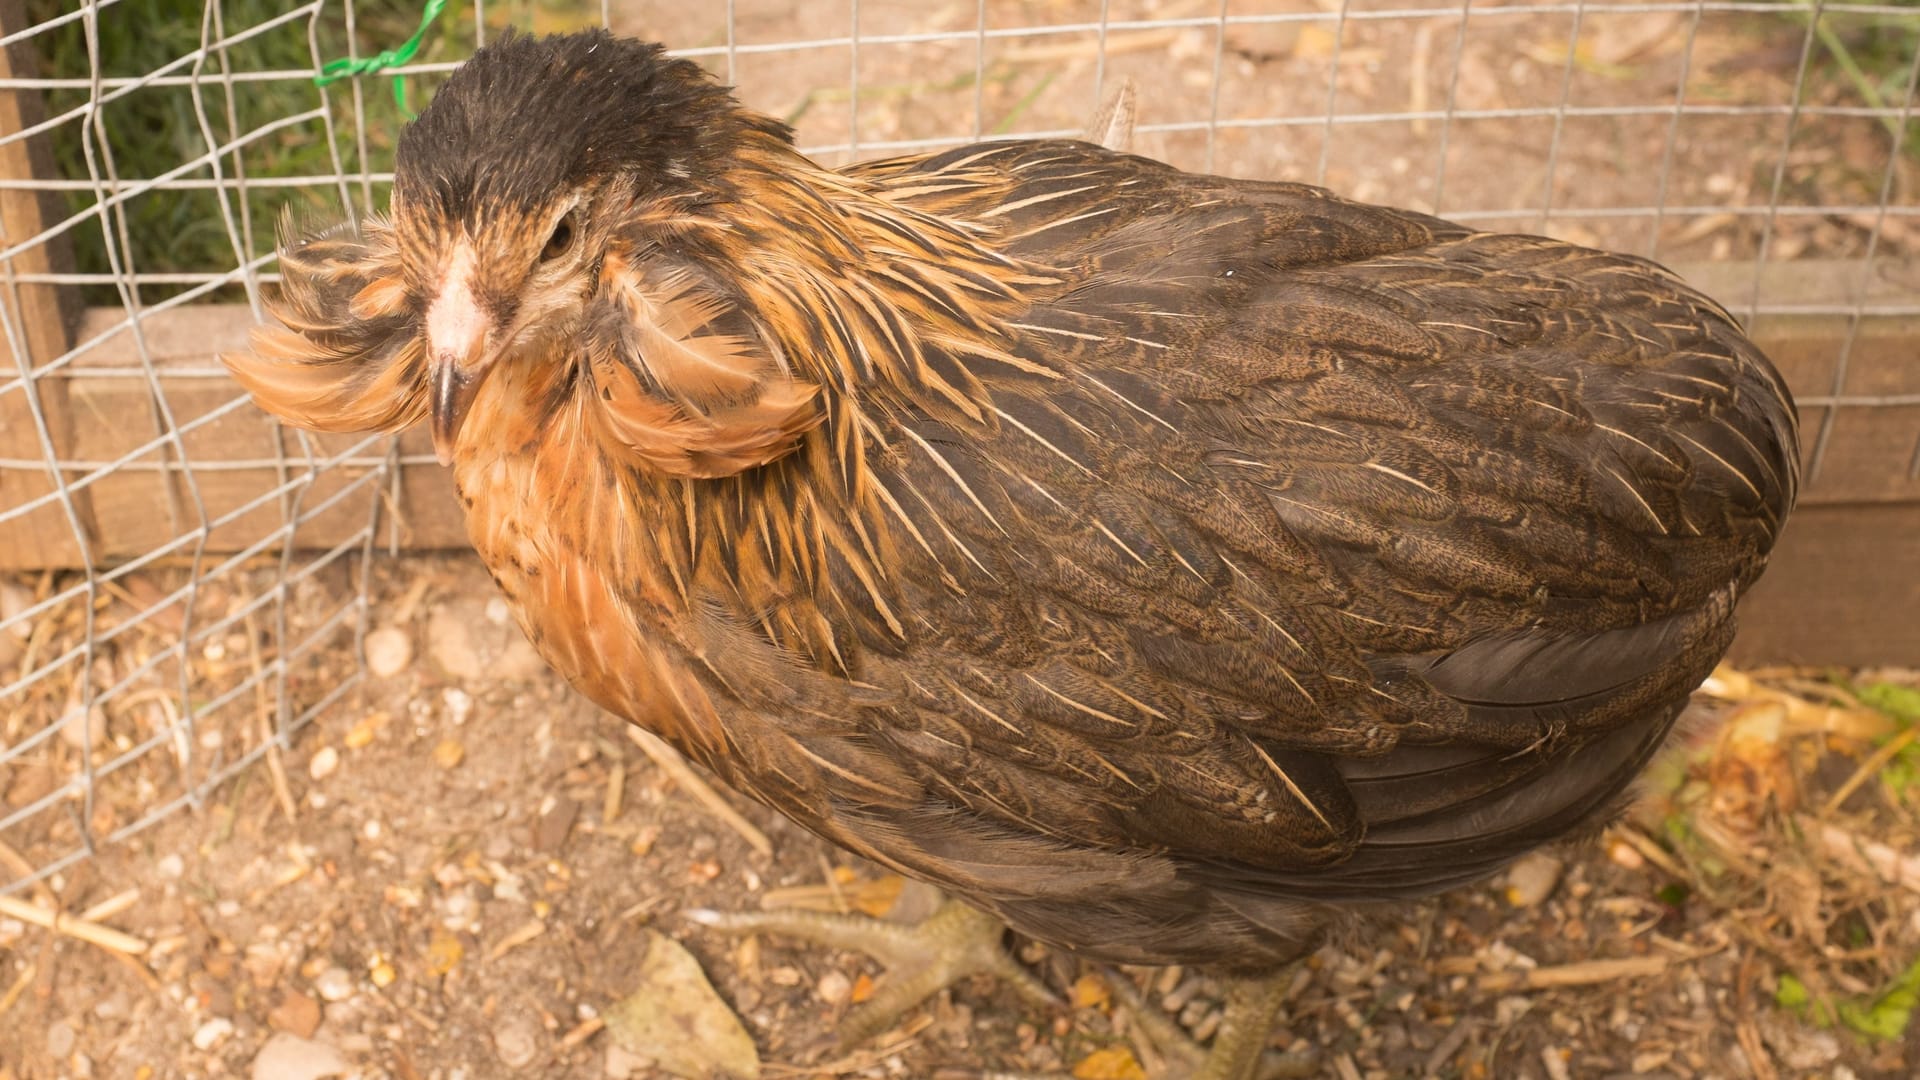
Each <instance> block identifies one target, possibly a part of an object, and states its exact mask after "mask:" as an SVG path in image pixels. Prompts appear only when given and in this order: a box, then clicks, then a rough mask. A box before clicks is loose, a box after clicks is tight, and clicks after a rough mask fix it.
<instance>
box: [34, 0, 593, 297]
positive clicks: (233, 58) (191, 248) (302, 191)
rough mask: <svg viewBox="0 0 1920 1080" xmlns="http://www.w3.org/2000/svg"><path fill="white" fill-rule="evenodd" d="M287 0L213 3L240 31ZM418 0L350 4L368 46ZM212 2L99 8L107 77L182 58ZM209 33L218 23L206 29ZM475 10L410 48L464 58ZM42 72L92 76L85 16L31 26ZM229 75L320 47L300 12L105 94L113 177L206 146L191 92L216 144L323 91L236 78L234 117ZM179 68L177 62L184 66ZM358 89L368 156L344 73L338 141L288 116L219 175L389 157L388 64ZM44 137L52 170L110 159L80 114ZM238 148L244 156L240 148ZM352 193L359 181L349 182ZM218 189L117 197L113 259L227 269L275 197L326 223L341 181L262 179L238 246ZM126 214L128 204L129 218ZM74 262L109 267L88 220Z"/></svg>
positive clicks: (393, 117)
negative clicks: (193, 76) (173, 82)
mask: <svg viewBox="0 0 1920 1080" xmlns="http://www.w3.org/2000/svg"><path fill="white" fill-rule="evenodd" d="M556 6H560V7H564V8H565V9H566V10H567V11H568V12H569V13H570V14H571V13H572V12H573V11H574V10H575V9H579V10H580V11H582V12H584V11H585V10H586V9H587V8H589V7H591V8H592V14H593V15H594V17H595V21H597V16H598V11H599V8H598V5H597V4H587V3H580V2H575V3H568V4H564V5H554V4H551V3H539V4H538V6H537V7H536V5H535V3H534V2H531V0H517V2H513V3H506V4H490V5H488V22H489V23H490V24H496V25H506V24H508V23H512V24H514V25H521V26H527V25H540V24H551V23H553V22H555V21H556V19H555V17H554V16H553V15H552V14H551V13H552V10H553V9H554V8H555V7H556ZM71 7H72V4H71V0H27V18H28V21H29V23H30V24H32V23H39V22H43V21H46V20H48V19H51V18H53V17H55V16H57V15H60V14H63V13H64V12H65V11H67V10H69V9H70V8H71ZM287 8H288V5H287V4H286V3H285V2H284V0H222V3H221V4H220V15H221V17H222V19H223V26H222V27H221V29H222V30H223V31H224V34H225V36H226V37H229V38H231V37H234V36H237V35H239V34H241V33H243V32H244V31H245V30H247V29H248V28H250V27H254V26H258V25H260V24H262V23H265V22H267V21H269V20H271V19H273V18H275V17H276V16H279V15H282V14H283V13H285V12H286V10H287ZM423 8H424V0H357V2H356V3H355V14H356V30H357V33H358V37H359V42H360V53H361V55H363V56H365V55H370V54H372V53H375V52H378V51H380V50H382V49H388V48H393V47H397V46H398V45H400V44H401V43H402V42H404V41H405V40H406V39H407V37H408V36H409V35H411V34H412V33H413V31H414V29H415V28H416V27H417V26H418V25H419V20H420V15H421V11H422V10H423ZM205 11H206V5H205V4H204V3H203V2H202V0H122V2H121V3H119V4H116V5H114V6H112V7H110V8H107V9H105V10H104V11H102V12H101V13H100V16H99V43H98V51H99V66H100V73H101V74H102V75H103V76H105V77H109V78H113V77H128V76H139V75H145V74H148V73H151V72H153V71H156V70H158V69H160V68H162V67H165V66H166V65H168V64H170V63H173V62H175V61H178V60H179V59H180V58H181V57H183V56H187V55H189V54H191V53H192V52H194V51H195V50H197V49H198V48H199V47H200V42H201V33H202V25H203V20H204V19H205ZM314 31H315V34H316V36H317V38H318V42H319V57H320V60H321V61H326V60H331V59H334V58H335V57H340V56H345V55H346V54H347V34H346V23H345V18H344V15H343V13H342V10H341V8H340V6H339V5H335V4H330V5H328V7H327V8H326V10H324V11H323V12H322V15H321V18H320V20H319V23H318V25H317V26H316V27H314ZM208 36H209V39H210V40H218V39H219V38H220V37H221V34H220V33H217V32H214V33H209V35H208ZM473 36H474V35H473V15H472V9H471V6H470V5H468V4H464V3H458V2H456V3H455V4H453V5H452V6H451V7H450V8H449V10H448V11H447V12H446V13H445V14H444V15H442V16H441V18H440V19H439V21H438V23H437V24H436V25H435V26H434V27H432V28H431V29H430V30H429V31H428V32H427V35H426V38H425V42H424V44H423V47H422V48H421V50H420V53H419V56H418V59H419V60H420V61H424V62H432V61H441V60H447V59H458V58H461V57H464V56H465V55H467V53H468V52H469V51H470V50H471V47H472V41H473ZM33 45H34V46H35V47H36V50H37V53H38V59H39V63H40V73H41V74H42V75H43V76H47V77H52V78H86V77H88V75H89V72H90V63H89V58H88V55H89V54H88V43H87V38H86V33H85V29H84V26H83V24H82V22H80V21H75V22H72V23H68V24H66V25H64V26H61V27H58V28H56V29H54V30H51V31H47V32H44V33H41V34H38V35H36V36H35V37H34V38H33ZM223 59H224V62H225V65H226V67H227V68H228V69H229V70H232V71H233V72H236V73H244V72H255V71H289V72H293V71H298V72H303V73H304V72H310V71H312V70H313V69H314V67H315V59H314V53H313V49H312V47H311V46H310V44H309V40H308V23H307V20H306V19H304V18H302V19H295V20H292V21H289V22H287V23H285V24H284V25H281V26H278V27H276V28H274V29H272V30H270V31H267V32H265V33H263V34H260V35H259V36H256V37H252V38H250V39H248V40H246V41H243V42H240V43H238V44H236V45H233V46H230V47H228V48H226V49H224V50H222V52H221V54H219V55H216V56H213V57H209V58H208V59H207V61H206V63H205V66H204V67H203V68H202V69H201V73H202V75H203V76H205V77H207V78H208V80H209V81H207V82H206V83H204V84H203V85H202V86H200V87H199V88H198V89H197V91H196V89H195V88H193V87H188V86H146V87H141V88H139V89H136V90H134V91H132V92H131V93H128V94H126V95H125V96H123V97H120V98H118V99H117V100H114V101H112V102H110V103H108V104H106V105H104V106H103V107H102V109H101V112H100V119H101V125H100V130H103V131H104V134H105V141H106V147H107V148H108V149H109V150H110V151H111V156H112V163H113V170H114V174H115V175H117V177H118V178H119V179H120V181H121V182H122V183H125V182H128V181H133V180H138V179H142V178H149V177H155V176H159V175H161V174H164V173H166V172H168V171H169V170H171V169H175V168H177V167H179V166H180V165H181V164H182V163H184V162H187V161H190V160H193V159H194V158H197V157H199V156H201V155H203V154H205V153H206V152H207V149H208V139H207V138H206V135H205V133H204V132H203V131H202V128H201V125H200V122H199V120H198V118H197V117H196V115H195V109H194V97H193V95H194V94H195V93H196V92H197V93H199V95H200V99H201V105H202V107H203V108H204V109H205V111H206V113H207V119H208V122H209V126H210V127H211V129H212V132H213V141H214V142H215V143H225V142H227V141H230V140H232V139H233V138H234V135H235V134H236V133H239V134H242V135H244V134H245V133H247V132H251V131H255V130H256V129H258V128H259V127H260V126H262V125H265V124H269V123H272V122H273V121H275V120H278V119H280V118H283V117H286V116H289V115H293V114H296V113H300V112H305V111H308V110H311V109H313V108H315V107H316V106H317V105H319V103H320V102H321V100H322V97H321V93H322V92H321V91H320V90H319V89H318V88H316V87H315V86H314V84H313V82H312V80H311V78H310V77H307V76H305V75H304V74H303V75H301V76H296V77H289V78H285V79H276V80H272V81H266V82H242V83H238V84H236V86H235V93H234V100H233V102H232V111H233V123H232V124H231V125H230V124H229V120H228V101H227V94H226V91H225V88H224V87H223V86H222V84H221V83H220V82H219V81H218V76H219V74H220V72H221V62H222V60H223ZM191 71H192V69H191V67H190V66H188V65H182V66H181V67H179V68H178V69H176V70H175V71H173V72H171V73H170V74H176V75H185V74H189V73H191ZM435 81H436V80H434V79H420V78H416V79H413V80H411V83H412V85H411V86H410V93H409V102H410V104H411V105H412V106H413V107H414V108H416V109H418V108H420V107H421V106H422V105H424V104H425V102H426V101H428V100H429V99H430V98H431V91H432V84H433V83H434V82H435ZM364 82H365V85H364V86H363V87H362V88H361V90H362V96H363V99H364V102H365V104H364V116H365V118H366V124H367V131H366V158H365V160H364V161H363V160H362V158H361V156H360V147H359V143H358V140H357V139H356V138H355V131H354V124H353V115H354V114H353V107H352V100H353V96H352V95H353V89H352V87H351V85H350V84H349V83H348V82H346V81H342V82H339V83H336V84H334V86H332V87H331V88H329V90H328V91H326V93H328V94H329V95H330V96H331V98H332V102H333V117H334V121H335V124H334V134H335V141H336V143H337V146H336V147H334V148H329V147H328V146H327V140H326V136H325V129H324V127H323V126H322V125H321V124H320V123H319V122H318V121H315V122H312V123H306V124H299V125H295V126H291V127H287V128H284V129H282V130H280V131H277V132H275V133H273V134H270V135H267V136H264V137H263V138H260V139H257V140H254V141H252V142H250V143H249V145H247V146H246V147H245V148H244V149H243V150H241V151H240V152H239V153H238V154H237V155H236V154H228V155H226V156H225V157H224V158H223V160H222V171H223V172H224V174H225V175H226V176H228V177H232V176H234V175H235V173H236V170H237V169H240V168H244V170H245V172H246V176H247V178H248V179H249V180H258V179H263V178H271V177H291V176H316V177H325V176H330V175H331V174H332V173H333V172H334V170H335V164H334V162H335V152H336V151H337V153H338V160H339V162H340V164H341V167H342V168H343V169H344V171H345V172H346V173H347V174H348V175H349V176H354V175H358V174H359V173H360V172H361V171H362V170H363V169H364V170H365V171H368V172H376V173H377V172H386V171H390V170H391V169H392V162H393V146H394V142H395V140H396V138H397V136H398V133H399V130H400V128H401V126H402V124H403V122H404V119H405V118H404V117H403V116H402V115H401V114H400V112H399V110H398V109H397V108H396V106H395V105H394V100H393V93H392V89H391V80H390V78H389V77H387V76H383V75H375V76H369V77H367V78H366V79H365V80H364ZM89 96H90V95H89V92H88V91H87V90H86V89H84V88H58V89H54V90H50V91H49V92H48V93H47V94H46V101H45V104H46V109H47V113H48V115H57V114H60V113H63V112H66V111H68V110H70V109H74V108H76V107H78V106H80V105H83V104H84V103H85V102H86V101H87V100H88V98H89ZM48 138H49V141H50V148H51V151H52V156H53V159H54V161H55V164H56V169H57V172H58V175H59V177H60V178H62V179H66V180H81V181H86V180H88V179H89V178H90V175H91V173H90V170H89V167H88V161H87V155H86V145H85V140H86V139H88V138H93V139H95V140H96V141H95V144H94V150H95V159H96V163H97V167H98V168H99V169H100V171H101V173H102V175H103V177H104V175H105V173H106V161H105V160H104V158H103V157H101V156H100V155H99V153H98V150H99V143H98V141H97V140H98V131H90V130H89V129H88V128H87V127H86V126H85V125H84V124H83V122H82V121H81V120H78V119H76V120H70V121H68V122H66V123H63V124H61V125H59V127H57V128H56V129H54V130H53V131H52V132H50V133H49V136H48ZM236 159H237V160H236ZM186 176H187V177H188V178H195V179H207V178H210V176H211V173H210V171H209V170H208V169H207V168H206V167H205V166H202V167H201V168H199V169H198V170H195V171H193V172H190V173H188V174H186ZM349 191H350V196H351V197H352V198H353V199H354V200H355V201H356V202H357V201H359V200H360V199H361V198H362V197H363V194H362V190H361V188H360V187H359V186H358V185H357V184H356V185H352V186H350V188H349ZM63 198H64V201H65V204H66V205H65V215H71V214H74V213H78V212H80V211H83V210H85V209H87V208H88V207H91V206H93V205H94V204H95V202H96V195H95V193H94V192H93V191H92V190H82V191H72V192H66V193H63ZM227 198H228V205H229V208H230V212H231V213H232V214H233V216H234V221H235V226H236V229H237V228H238V227H239V224H240V220H241V213H242V207H241V206H240V204H239V200H238V198H237V197H235V196H234V195H233V193H232V192H228V193H227ZM220 199H221V194H220V193H217V192H215V191H213V190H169V191H154V192H149V193H147V194H144V195H139V196H136V197H134V198H133V199H131V200H129V201H127V202H126V203H124V204H122V207H121V212H120V215H116V217H115V220H113V221H112V222H111V228H112V230H113V232H114V235H115V236H116V237H124V246H123V247H122V248H121V253H122V265H121V269H122V270H125V269H129V268H130V269H132V270H135V271H137V272H139V273H142V274H163V273H203V274H205V273H221V272H225V271H228V270H231V269H232V268H233V267H234V266H235V265H237V264H238V262H239V261H240V260H241V259H242V258H243V257H245V256H247V255H250V254H257V253H260V252H262V251H264V250H266V249H267V248H268V247H269V246H270V245H271V243H272V240H273V230H274V225H275V222H276V221H277V220H278V218H279V214H280V212H281V208H282V207H283V206H285V207H291V208H292V209H293V210H294V213H295V217H296V218H312V219H320V220H328V219H334V218H338V217H340V216H342V214H343V213H344V208H343V207H342V206H341V205H340V196H339V188H338V186H337V185H334V184H331V183H316V184H312V185H303V186H298V187H287V186H267V187H260V188H250V189H249V191H248V193H247V199H246V206H245V212H246V214H247V215H248V216H249V217H250V219H251V222H250V224H251V229H252V233H253V245H252V246H253V249H254V250H253V251H252V252H237V251H236V250H235V244H234V242H233V239H232V238H231V236H230V234H229V232H228V229H227V225H226V223H225V220H224V219H223V216H222V213H221V206H220ZM372 201H373V203H374V204H375V205H376V206H381V205H384V204H385V202H386V192H385V190H384V187H380V186H376V188H375V190H374V191H373V199H372ZM122 215H123V216H122ZM68 239H69V242H70V246H71V248H72V251H73V258H74V263H75V268H76V269H77V270H79V271H80V272H81V273H87V274H107V273H111V272H112V271H113V269H114V268H113V265H112V263H111V261H110V260H109V258H108V250H107V245H106V242H105V237H104V236H103V234H102V230H101V226H100V223H99V221H98V219H97V218H90V219H88V220H86V221H83V222H82V223H80V224H79V225H78V226H77V227H76V228H75V229H74V230H73V231H72V232H71V233H70V234H69V238H68ZM190 287H191V286H189V285H167V284H148V285H144V286H142V288H141V293H140V298H141V299H142V301H144V302H147V303H152V302H153V301H156V300H160V299H164V298H165V297H168V296H172V295H177V294H178V293H179V292H181V291H183V290H185V289H187V288H190ZM83 293H84V295H85V298H86V301H87V302H88V303H90V304H117V303H119V302H120V299H121V297H120V294H119V291H118V289H117V288H115V287H114V286H113V285H109V284H96V285H88V286H85V287H84V288H83ZM239 297H240V291H239V289H238V288H237V287H232V288H226V289H223V290H221V291H220V292H218V293H216V294H215V295H213V296H211V297H209V299H214V300H236V299H238V298H239Z"/></svg>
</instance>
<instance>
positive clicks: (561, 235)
mask: <svg viewBox="0 0 1920 1080" xmlns="http://www.w3.org/2000/svg"><path fill="white" fill-rule="evenodd" d="M572 246H573V215H572V214H568V215H567V216H566V217H563V218H561V219H560V224H558V225H555V226H554V227H553V235H551V236H549V237H547V246H546V247H543V248H541V249H540V261H541V262H552V261H553V260H555V259H557V258H559V257H560V256H562V255H565V254H566V253H567V249H568V248H570V247H572Z"/></svg>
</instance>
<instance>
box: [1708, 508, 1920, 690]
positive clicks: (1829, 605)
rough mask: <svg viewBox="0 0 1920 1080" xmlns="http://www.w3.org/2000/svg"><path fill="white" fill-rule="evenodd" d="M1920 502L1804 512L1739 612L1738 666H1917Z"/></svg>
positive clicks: (1799, 513) (1735, 651) (1919, 661)
mask: <svg viewBox="0 0 1920 1080" xmlns="http://www.w3.org/2000/svg"><path fill="white" fill-rule="evenodd" d="M1916 612H1920V502H1904V503H1870V504H1856V505H1837V504H1836V505H1826V506H1805V507H1801V508H1800V509H1799V510H1798V511H1796V512H1795V513H1794V515H1793V518H1792V519H1791V520H1789V521H1788V522H1787V529H1786V532H1784V533H1782V534H1781V536H1780V545H1779V547H1777V548H1776V549H1774V553H1773V561H1772V562H1771V563H1769V564H1768V566H1767V572H1766V576H1764V577H1762V578H1761V579H1760V582H1759V584H1757V585H1755V586H1754V587H1753V591H1752V592H1751V593H1749V594H1747V597H1746V599H1745V600H1744V601H1742V602H1741V605H1740V634H1739V637H1738V638H1736V639H1735V641H1734V647H1733V653H1732V657H1731V659H1732V660H1733V661H1734V662H1735V663H1738V664H1820V665H1832V666H1835V667H1874V666H1879V665H1895V666H1900V667H1920V617H1916V615H1915V613H1916Z"/></svg>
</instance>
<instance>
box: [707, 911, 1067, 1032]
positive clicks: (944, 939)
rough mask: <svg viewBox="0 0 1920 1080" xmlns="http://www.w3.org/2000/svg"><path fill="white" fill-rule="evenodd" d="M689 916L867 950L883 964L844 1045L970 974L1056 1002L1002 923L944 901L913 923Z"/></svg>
mask: <svg viewBox="0 0 1920 1080" xmlns="http://www.w3.org/2000/svg"><path fill="white" fill-rule="evenodd" d="M686 917H687V918H689V919H691V920H693V921H694V922H697V923H700V924H702V925H704V926H711V927H713V928H714V929H716V930H720V931H722V932H724V933H729V934H756V933H763V932H764V933H769V934H783V935H786V936H788V937H796V938H800V939H801V940H803V941H811V942H814V943H815V944H819V945H825V946H828V947H829V948H835V949H847V950H849V951H852V952H862V953H866V954H867V955H868V956H871V957H873V958H874V959H876V960H880V961H882V962H883V963H885V964H886V965H887V974H886V976H885V977H884V978H882V979H881V980H880V983H879V985H877V986H876V987H875V988H874V994H873V996H872V997H871V998H868V999H867V1000H866V1001H865V1002H863V1003H862V1004H860V1005H859V1006H857V1007H855V1008H854V1010H853V1011H852V1012H850V1013H848V1014H847V1016H846V1019H844V1020H842V1021H841V1023H840V1031H839V1042H840V1045H841V1047H842V1048H851V1047H853V1046H857V1045H859V1044H861V1043H863V1042H866V1041H867V1040H868V1039H871V1038H873V1037H874V1036H875V1035H878V1034H880V1033H881V1032H883V1031H885V1030H887V1029H888V1028H890V1027H892V1026H893V1024H894V1022H895V1021H897V1020H898V1019H899V1018H900V1017H901V1016H902V1015H904V1014H905V1013H906V1012H907V1010H909V1009H911V1008H913V1007H914V1006H915V1005H918V1004H920V1003H921V1002H922V1001H925V1000H926V999H927V998H929V997H932V996H933V995H934V994H936V993H938V992H939V991H940V990H941V989H943V988H945V987H947V986H950V985H952V984H953V983H956V982H958V981H960V980H961V979H964V978H967V977H968V976H972V975H997V976H999V977H1000V978H1002V979H1005V980H1007V982H1008V983H1010V984H1012V986H1013V988H1014V989H1015V990H1017V991H1019V993H1020V995H1021V996H1022V997H1025V998H1027V999H1029V1000H1031V1001H1033V1002H1035V1003H1037V1004H1043V1005H1058V1004H1059V1003H1060V1002H1059V999H1058V998H1056V997H1054V995H1053V994H1052V993H1051V992H1049V991H1048V990H1047V988H1046V987H1045V986H1043V985H1041V983H1040V980H1039V979H1036V978H1034V977H1033V975H1032V974H1030V973H1029V972H1028V971H1027V969H1025V968H1023V967H1021V966H1020V965H1019V964H1018V963H1015V962H1014V959H1013V957H1011V956H1009V955H1007V950H1006V947H1005V946H1004V945H1003V944H1001V938H1002V937H1003V936H1004V935H1005V933H1006V926H1005V925H1004V924H1002V923H1001V922H999V921H998V920H996V919H994V918H993V917H992V916H991V915H987V914H984V913H983V912H981V911H979V910H977V909H975V908H971V907H968V906H967V905H966V904H962V903H959V902H957V901H953V900H949V901H947V902H945V903H943V904H941V905H940V907H939V909H938V910H936V911H935V912H934V913H933V914H932V915H929V916H927V918H926V920H925V921H924V922H922V923H920V924H919V925H918V926H904V925H901V924H899V923H890V922H882V921H881V920H879V919H869V918H866V917H864V916H860V915H837V914H833V913H831V912H821V911H758V912H724V911H709V910H705V909H701V910H695V911H689V912H687V913H686Z"/></svg>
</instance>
